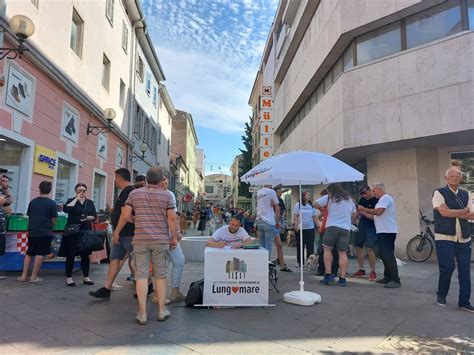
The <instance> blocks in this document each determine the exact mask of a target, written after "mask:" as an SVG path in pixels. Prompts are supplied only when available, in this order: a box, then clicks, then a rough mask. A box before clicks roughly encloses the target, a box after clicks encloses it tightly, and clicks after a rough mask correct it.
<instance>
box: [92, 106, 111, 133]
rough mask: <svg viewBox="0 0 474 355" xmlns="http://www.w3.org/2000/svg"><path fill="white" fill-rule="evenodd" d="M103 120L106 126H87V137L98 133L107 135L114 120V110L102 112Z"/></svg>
mask: <svg viewBox="0 0 474 355" xmlns="http://www.w3.org/2000/svg"><path fill="white" fill-rule="evenodd" d="M103 115H104V118H105V119H106V120H107V126H93V125H91V124H90V123H88V124H87V135H89V134H92V135H94V136H97V135H99V134H100V133H107V132H109V131H110V129H111V128H112V121H113V120H114V118H115V110H114V109H113V108H106V109H105V110H104V111H103Z"/></svg>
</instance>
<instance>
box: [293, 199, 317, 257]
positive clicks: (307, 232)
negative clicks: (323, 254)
mask: <svg viewBox="0 0 474 355" xmlns="http://www.w3.org/2000/svg"><path fill="white" fill-rule="evenodd" d="M309 197H310V196H309V192H303V193H302V194H301V206H300V202H297V203H296V204H295V206H294V208H293V224H294V226H295V232H296V235H295V240H296V259H297V262H298V266H299V265H301V263H303V264H304V263H305V261H306V260H307V259H308V256H310V255H311V254H314V239H315V227H316V226H317V225H318V222H319V221H318V213H317V211H316V210H315V209H314V208H313V205H312V203H311V201H310V199H309ZM300 218H301V223H302V231H303V254H301V249H300V245H301V244H300V234H299V228H300ZM305 248H306V258H305V257H304V249H305Z"/></svg>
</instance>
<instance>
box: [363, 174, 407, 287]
mask: <svg viewBox="0 0 474 355" xmlns="http://www.w3.org/2000/svg"><path fill="white" fill-rule="evenodd" d="M372 191H373V192H374V195H375V197H376V198H378V199H379V202H377V204H376V205H375V208H374V209H369V208H365V207H362V206H359V207H358V211H359V213H360V214H361V215H363V216H365V217H367V218H371V219H373V220H374V224H375V230H376V232H377V247H378V251H379V257H380V259H381V260H382V262H383V265H384V268H385V269H384V273H383V275H384V277H383V279H380V280H377V281H376V282H377V283H381V284H384V287H385V288H399V287H400V286H401V284H400V278H399V277H398V266H397V260H396V259H395V238H396V237H397V233H398V227H397V211H396V209H395V201H394V200H393V197H392V196H390V195H389V194H387V193H385V185H384V184H382V183H378V184H375V185H374V186H373V188H372Z"/></svg>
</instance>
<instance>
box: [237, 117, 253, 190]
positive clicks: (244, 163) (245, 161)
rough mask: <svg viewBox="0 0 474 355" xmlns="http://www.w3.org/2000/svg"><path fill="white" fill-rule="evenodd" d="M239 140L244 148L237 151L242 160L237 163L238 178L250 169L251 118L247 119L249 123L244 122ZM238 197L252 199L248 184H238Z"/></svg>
mask: <svg viewBox="0 0 474 355" xmlns="http://www.w3.org/2000/svg"><path fill="white" fill-rule="evenodd" d="M241 138H242V143H243V144H244V148H243V149H242V148H241V149H239V150H240V152H241V153H242V158H241V159H240V162H239V176H242V175H243V174H245V173H246V172H247V171H249V170H250V169H252V117H249V121H248V122H245V131H244V135H243V136H241ZM239 195H240V196H245V197H249V198H250V197H252V194H251V193H250V192H249V184H247V183H244V182H240V184H239Z"/></svg>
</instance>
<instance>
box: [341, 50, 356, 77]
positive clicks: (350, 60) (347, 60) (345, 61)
mask: <svg viewBox="0 0 474 355" xmlns="http://www.w3.org/2000/svg"><path fill="white" fill-rule="evenodd" d="M353 66H354V56H353V53H352V44H351V45H349V47H347V48H346V50H345V51H344V54H343V55H342V68H343V70H344V71H346V70H349V69H350V68H352V67H353Z"/></svg>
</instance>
